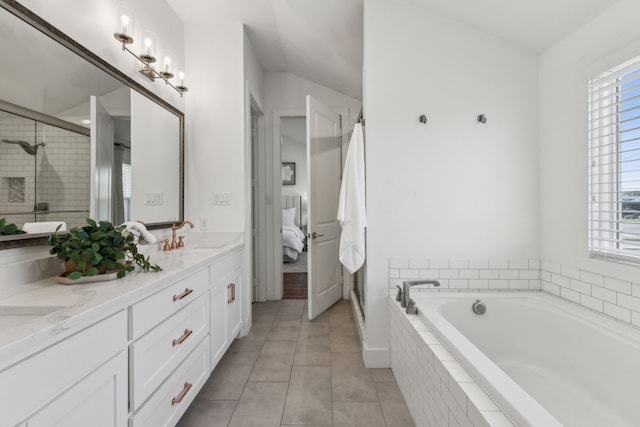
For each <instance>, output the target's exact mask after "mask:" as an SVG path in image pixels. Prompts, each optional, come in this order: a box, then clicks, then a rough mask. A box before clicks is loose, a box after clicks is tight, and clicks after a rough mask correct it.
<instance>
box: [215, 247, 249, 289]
mask: <svg viewBox="0 0 640 427" xmlns="http://www.w3.org/2000/svg"><path fill="white" fill-rule="evenodd" d="M238 268H242V251H237V252H234V253H232V254H230V255H228V256H226V257H224V258H222V259H219V260H217V261H216V262H214V263H213V265H212V266H211V269H212V274H211V283H212V284H220V283H221V282H223V281H224V280H225V278H226V276H227V275H229V274H231V273H232V272H233V271H234V270H236V269H238Z"/></svg>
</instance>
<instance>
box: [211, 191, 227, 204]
mask: <svg viewBox="0 0 640 427" xmlns="http://www.w3.org/2000/svg"><path fill="white" fill-rule="evenodd" d="M213 204H214V205H218V206H228V205H230V204H231V194H230V193H213Z"/></svg>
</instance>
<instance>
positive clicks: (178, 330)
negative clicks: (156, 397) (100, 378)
mask: <svg viewBox="0 0 640 427" xmlns="http://www.w3.org/2000/svg"><path fill="white" fill-rule="evenodd" d="M208 332H209V294H208V293H205V294H203V295H201V296H199V297H198V299H196V300H195V301H193V302H192V303H191V304H189V305H187V306H186V307H184V308H183V309H182V310H180V311H178V312H177V313H175V314H174V315H173V316H171V317H170V318H168V319H167V320H165V321H164V322H162V323H161V324H160V325H158V326H157V327H155V328H153V329H152V330H151V331H150V332H149V333H148V334H146V335H144V336H143V337H142V338H140V339H139V340H137V341H135V342H134V343H133V344H131V345H130V346H129V349H130V351H129V357H130V367H131V368H130V374H129V375H130V382H129V386H130V392H129V393H130V399H131V409H132V410H135V409H137V408H138V407H139V406H140V405H141V404H142V403H143V402H144V401H145V399H146V398H147V397H148V396H149V395H150V394H151V393H152V392H153V391H154V390H155V389H156V388H157V387H158V386H159V385H160V384H161V383H162V382H163V381H164V380H165V379H166V378H167V375H168V374H169V373H170V372H171V371H173V370H174V369H175V368H176V367H177V366H178V365H179V364H180V363H181V362H182V361H183V360H184V359H185V357H186V356H187V355H188V354H189V353H191V351H192V350H193V349H194V348H195V347H196V346H197V345H198V343H199V342H200V341H202V339H203V338H204V337H205V336H207V334H208Z"/></svg>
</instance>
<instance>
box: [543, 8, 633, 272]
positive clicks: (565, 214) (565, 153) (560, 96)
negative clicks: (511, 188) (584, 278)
mask: <svg viewBox="0 0 640 427" xmlns="http://www.w3.org/2000/svg"><path fill="white" fill-rule="evenodd" d="M638 16H640V3H638V2H633V1H622V2H619V3H618V4H616V5H615V6H613V7H611V8H610V9H608V10H607V11H606V12H605V13H603V14H602V15H600V16H599V17H598V18H596V19H595V20H594V21H592V22H591V23H589V24H588V25H586V26H584V27H583V28H581V29H580V30H579V31H577V32H575V33H574V34H572V35H571V36H570V37H568V38H567V39H565V40H564V41H562V42H561V43H558V44H557V45H556V46H554V47H552V48H551V49H549V50H548V51H546V52H545V53H544V54H542V55H541V57H540V160H541V161H540V168H541V170H540V176H541V181H540V182H541V187H540V192H541V199H540V202H541V205H540V207H541V209H540V210H541V220H542V239H541V242H542V258H543V259H545V260H552V261H554V262H562V263H565V264H569V265H573V266H575V267H581V268H582V267H584V268H587V269H588V270H590V271H600V272H602V273H605V274H609V275H616V276H620V277H621V278H623V277H627V278H628V280H632V279H633V278H634V277H635V278H637V275H638V272H639V270H638V268H634V267H629V266H625V265H622V264H617V263H610V262H603V261H597V260H594V259H589V258H588V252H587V244H588V242H587V237H588V236H587V154H588V139H587V138H588V134H587V129H588V127H587V118H588V117H587V114H588V105H587V102H588V98H587V84H586V81H587V80H588V79H589V78H591V77H593V76H595V75H597V74H599V73H601V72H603V71H606V70H607V69H608V68H609V67H612V66H615V65H618V64H620V63H622V62H624V61H626V60H628V59H631V58H633V57H635V56H638V55H640V27H639V26H638V23H637V19H636V18H637V17H638Z"/></svg>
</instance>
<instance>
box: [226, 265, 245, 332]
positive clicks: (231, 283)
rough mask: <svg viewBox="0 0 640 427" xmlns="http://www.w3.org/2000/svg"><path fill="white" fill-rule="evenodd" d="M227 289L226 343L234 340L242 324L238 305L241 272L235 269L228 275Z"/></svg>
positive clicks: (239, 300)
mask: <svg viewBox="0 0 640 427" xmlns="http://www.w3.org/2000/svg"><path fill="white" fill-rule="evenodd" d="M227 287H228V290H229V293H230V295H229V298H228V299H227V341H229V344H231V341H233V340H234V339H235V337H236V336H237V335H238V332H240V327H241V323H242V317H241V310H240V305H241V304H242V298H241V295H240V294H241V292H242V270H241V269H237V270H235V271H234V272H233V273H231V274H230V275H229V279H228V283H227Z"/></svg>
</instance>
